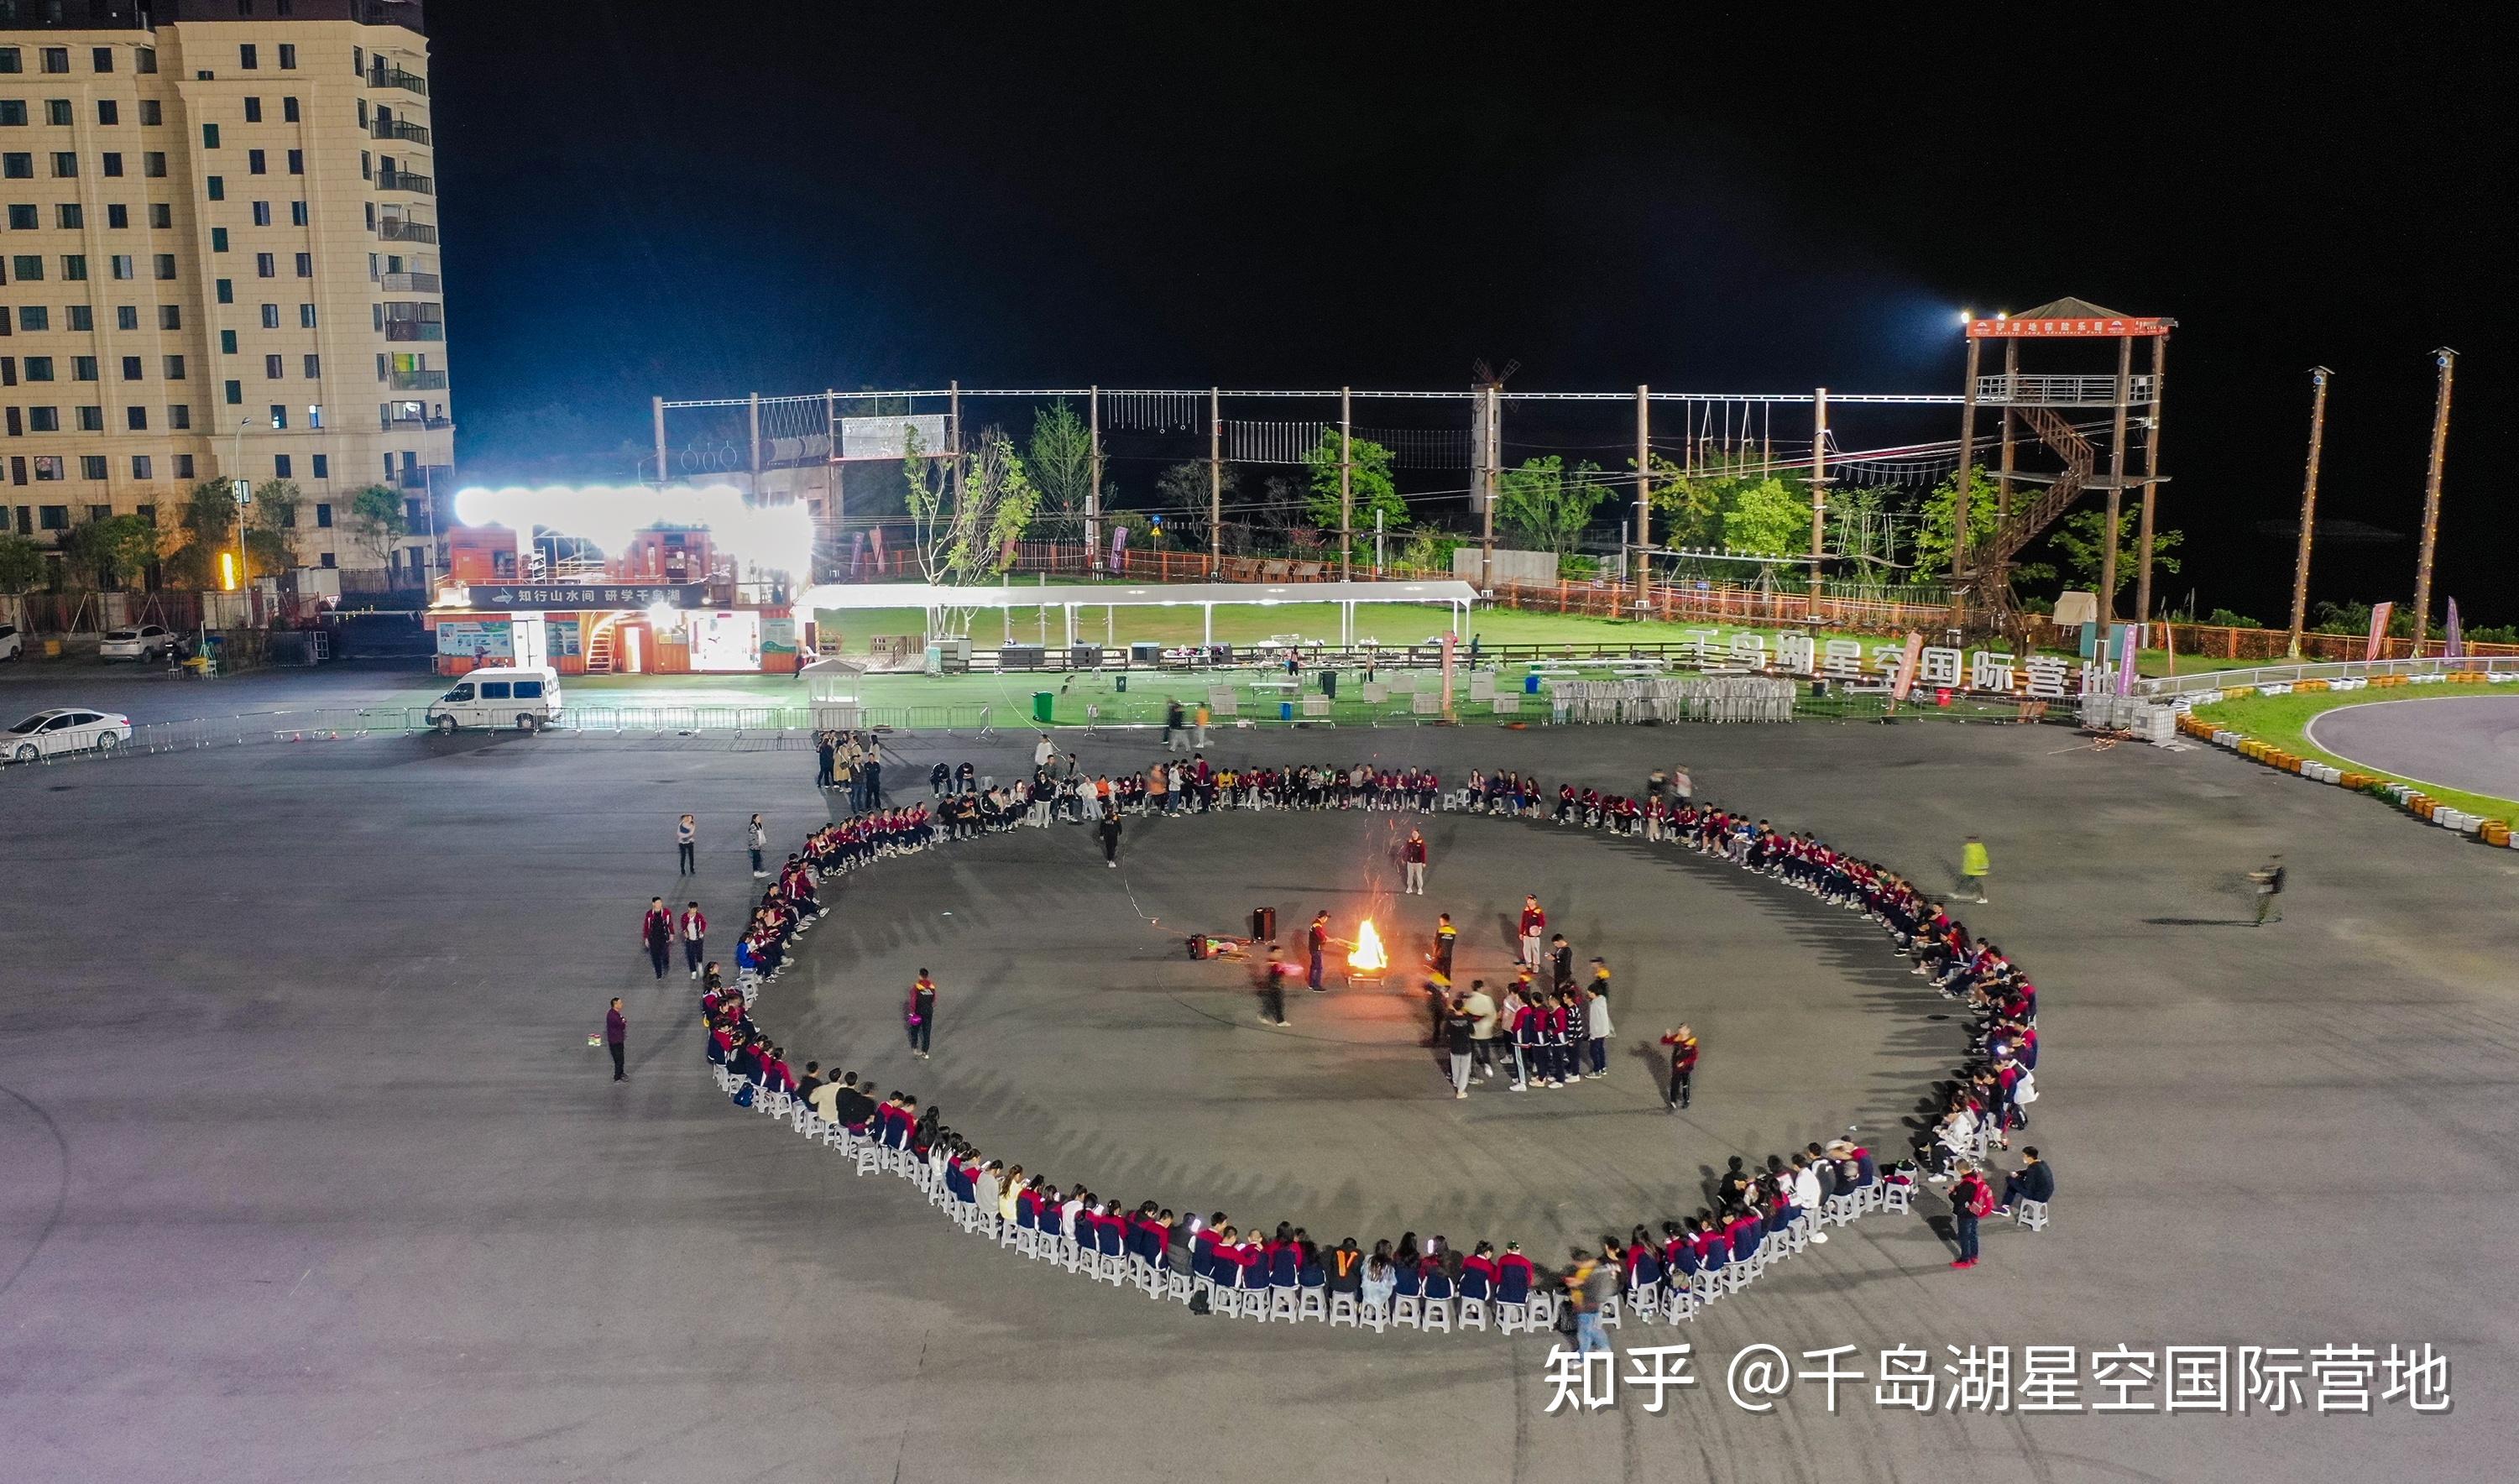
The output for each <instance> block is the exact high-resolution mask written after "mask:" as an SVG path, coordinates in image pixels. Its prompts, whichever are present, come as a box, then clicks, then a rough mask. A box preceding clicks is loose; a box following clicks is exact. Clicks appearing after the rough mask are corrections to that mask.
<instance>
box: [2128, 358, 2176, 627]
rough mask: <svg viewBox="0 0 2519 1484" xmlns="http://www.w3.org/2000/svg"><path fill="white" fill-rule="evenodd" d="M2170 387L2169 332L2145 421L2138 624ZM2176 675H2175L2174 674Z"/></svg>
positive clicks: (2143, 611)
mask: <svg viewBox="0 0 2519 1484" xmlns="http://www.w3.org/2000/svg"><path fill="white" fill-rule="evenodd" d="M2168 387H2169V332H2168V331H2167V330H2163V331H2161V332H2160V333H2159V334H2156V335H2154V336H2152V337H2151V415H2150V416H2148V417H2146V418H2144V419H2143V427H2144V432H2143V514H2142V515H2141V516H2140V517H2139V518H2138V519H2137V520H2136V522H2135V539H2134V550H2135V558H2134V559H2135V569H2134V621H2135V622H2136V623H2138V624H2148V623H2150V622H2151V506H2152V492H2153V491H2154V490H2155V489H2157V488H2159V485H2160V402H2161V397H2162V394H2163V393H2165V392H2166V391H2167V390H2168ZM2173 673H2174V672H2173Z"/></svg>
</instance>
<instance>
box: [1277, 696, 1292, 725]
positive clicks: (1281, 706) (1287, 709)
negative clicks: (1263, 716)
mask: <svg viewBox="0 0 2519 1484" xmlns="http://www.w3.org/2000/svg"><path fill="white" fill-rule="evenodd" d="M1277 720H1280V721H1292V720H1295V703H1294V702H1292V701H1280V702H1278V703H1277Z"/></svg>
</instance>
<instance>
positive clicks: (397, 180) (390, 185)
mask: <svg viewBox="0 0 2519 1484" xmlns="http://www.w3.org/2000/svg"><path fill="white" fill-rule="evenodd" d="M376 189H377V190H379V191H417V192H419V193H420V195H422V196H434V195H436V194H437V182H436V181H434V180H432V179H430V178H429V177H427V176H425V175H414V174H412V173H411V172H410V171H409V170H378V171H377V172H376Z"/></svg>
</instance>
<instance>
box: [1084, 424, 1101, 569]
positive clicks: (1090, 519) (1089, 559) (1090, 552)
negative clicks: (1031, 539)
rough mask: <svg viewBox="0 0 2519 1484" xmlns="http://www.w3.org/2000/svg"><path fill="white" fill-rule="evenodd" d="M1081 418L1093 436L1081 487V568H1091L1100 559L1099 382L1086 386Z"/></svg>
mask: <svg viewBox="0 0 2519 1484" xmlns="http://www.w3.org/2000/svg"><path fill="white" fill-rule="evenodd" d="M1084 420H1085V423H1086V425H1087V426H1088V427H1089V428H1090V429H1091V431H1092V438H1093V454H1092V458H1091V460H1090V462H1091V465H1092V478H1091V480H1090V481H1089V482H1088V483H1087V484H1086V485H1085V487H1084V570H1085V571H1087V572H1091V571H1092V570H1093V569H1094V568H1095V567H1097V566H1099V565H1101V561H1102V554H1101V553H1102V388H1100V387H1099V386H1094V387H1088V388H1086V390H1085V393H1084Z"/></svg>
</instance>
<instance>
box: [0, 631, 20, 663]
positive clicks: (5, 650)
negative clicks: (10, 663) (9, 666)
mask: <svg viewBox="0 0 2519 1484" xmlns="http://www.w3.org/2000/svg"><path fill="white" fill-rule="evenodd" d="M25 652H26V636H25V635H24V634H22V633H19V632H18V626H17V625H15V624H0V660H14V659H17V658H18V657H19V656H21V655H22V654H24V653H25Z"/></svg>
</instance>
